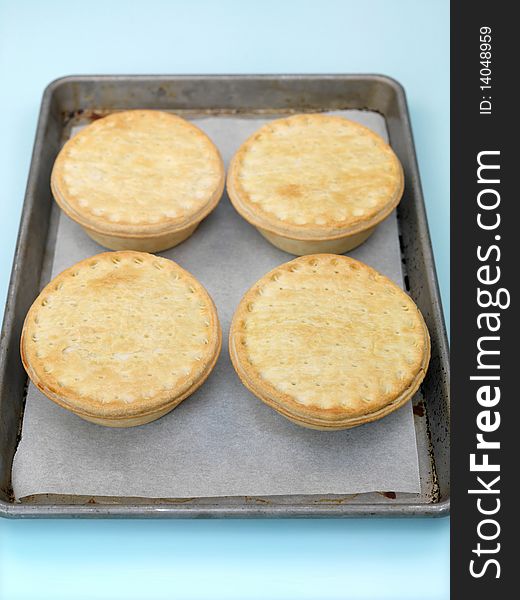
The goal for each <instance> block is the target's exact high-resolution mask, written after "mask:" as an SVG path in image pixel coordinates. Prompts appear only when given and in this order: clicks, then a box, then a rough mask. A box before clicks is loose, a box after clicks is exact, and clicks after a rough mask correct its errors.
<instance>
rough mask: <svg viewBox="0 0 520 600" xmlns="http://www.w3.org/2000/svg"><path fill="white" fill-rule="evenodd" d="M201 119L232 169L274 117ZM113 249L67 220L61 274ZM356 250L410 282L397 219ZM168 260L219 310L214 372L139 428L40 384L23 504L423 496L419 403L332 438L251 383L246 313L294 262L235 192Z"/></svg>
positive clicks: (19, 479)
mask: <svg viewBox="0 0 520 600" xmlns="http://www.w3.org/2000/svg"><path fill="white" fill-rule="evenodd" d="M337 114H343V115H345V116H347V117H349V118H351V119H354V120H356V121H359V122H361V123H363V124H364V125H367V126H368V127H370V128H371V129H373V130H374V131H376V132H377V133H379V134H380V135H382V136H383V137H385V138H387V133H386V128H385V123H384V119H383V117H381V116H380V115H378V114H376V113H370V112H362V111H342V112H339V113H337ZM193 120H194V121H195V122H196V123H197V125H199V126H200V127H201V128H202V129H203V130H205V131H206V132H207V133H208V135H209V136H210V137H211V138H212V139H213V141H214V142H215V143H216V144H217V146H218V147H219V149H220V151H221V153H222V156H223V158H224V161H225V162H226V165H227V163H228V162H229V159H230V157H231V155H232V154H233V152H234V151H235V150H236V149H237V148H238V146H239V145H240V143H241V142H242V141H243V140H245V139H246V138H247V137H248V136H249V135H250V134H251V133H253V132H254V131H255V130H256V129H257V128H258V127H260V125H262V124H263V123H264V122H266V121H267V120H268V119H266V118H254V117H237V116H219V117H204V118H196V119H193ZM103 251H105V249H104V248H102V247H100V246H98V245H97V244H96V243H95V242H93V241H92V240H91V239H90V238H89V237H87V235H86V234H85V233H84V232H83V231H82V229H81V228H80V227H79V226H78V225H76V224H75V223H73V222H72V221H71V220H70V219H68V218H67V217H66V216H65V215H64V214H63V213H62V214H61V215H60V217H59V224H58V230H57V241H56V247H55V255H54V262H53V267H52V275H53V276H54V275H56V274H58V273H59V272H61V271H62V270H63V269H65V268H66V267H69V266H70V265H72V264H74V263H75V262H77V261H78V260H81V259H83V258H86V257H88V256H92V255H94V254H97V253H99V252H103ZM350 254H351V256H354V257H355V258H358V259H360V260H362V261H364V262H366V263H368V264H369V265H371V266H373V267H375V268H376V269H378V270H379V271H381V272H382V273H384V274H385V275H387V276H389V277H390V278H392V279H393V280H394V281H396V282H398V283H399V284H400V285H401V286H402V271H401V256H400V251H399V241H398V231H397V222H396V218H395V215H394V214H392V215H391V217H390V218H388V219H387V220H386V221H385V222H384V223H383V224H382V225H381V226H380V227H379V228H378V229H377V230H376V232H375V233H374V235H373V236H372V237H371V238H370V239H369V240H368V241H367V242H366V243H365V244H363V245H362V246H361V247H360V248H358V249H356V250H355V251H353V252H351V253H350ZM163 255H164V256H166V257H168V258H171V259H173V260H175V261H176V262H178V263H179V264H180V265H181V266H183V267H184V268H186V269H188V271H190V272H191V273H193V274H194V275H195V276H196V277H197V278H199V280H200V281H201V282H202V283H203V284H204V285H205V286H206V288H207V289H208V291H209V293H210V294H211V295H212V297H213V299H214V301H215V303H216V305H217V309H218V313H219V316H220V320H221V324H222V330H223V346H222V353H221V356H220V358H219V360H218V363H217V365H216V367H215V370H214V372H213V373H212V375H211V376H210V377H209V379H208V380H207V381H206V383H205V384H204V385H203V386H202V388H200V389H199V390H198V391H197V392H196V393H195V394H193V395H192V396H191V397H190V398H188V399H187V400H185V401H184V402H183V403H181V404H180V405H179V406H178V407H177V408H176V409H175V410H174V411H172V412H171V413H169V414H168V415H166V416H165V417H163V418H162V419H159V420H158V421H155V422H154V423H150V424H148V425H143V426H140V427H134V428H130V429H110V428H106V427H101V426H98V425H94V424H91V423H88V422H86V421H83V420H82V419H80V418H79V417H77V416H75V415H73V414H72V413H69V412H68V411H66V410H63V409H61V408H59V407H58V406H56V405H55V404H54V403H53V402H51V401H50V400H48V399H47V398H45V396H43V395H42V394H41V393H40V392H39V391H38V390H37V389H36V388H35V387H34V386H33V385H32V384H31V385H30V386H29V389H28V394H27V403H26V407H25V415H24V420H23V428H22V437H21V442H20V444H19V447H18V450H17V453H16V455H15V460H14V465H13V488H14V493H15V496H16V498H21V497H24V496H27V495H31V494H39V493H54V494H78V495H99V496H138V497H160V498H192V497H212V496H235V495H236V496H244V495H248V496H249V495H252V496H253V495H254V496H270V495H288V494H352V493H361V492H371V491H388V490H391V491H399V492H412V493H418V492H419V491H420V486H419V468H418V459H417V448H416V441H415V429H414V423H413V416H412V410H411V404H410V403H408V404H407V405H406V406H404V407H403V408H401V409H400V410H398V411H396V412H394V413H393V414H391V415H389V416H387V417H385V418H384V419H382V420H380V421H377V422H375V423H370V424H367V425H363V426H361V427H357V428H355V429H351V430H347V431H340V432H320V431H312V430H307V429H303V428H301V427H299V426H297V425H294V424H292V423H291V422H289V421H287V420H286V419H284V418H283V417H281V416H280V415H278V414H277V413H276V412H274V411H273V410H271V409H270V408H269V407H267V406H266V405H264V404H263V403H262V402H261V401H259V400H258V399H257V398H255V397H254V396H253V395H252V394H250V393H249V392H248V391H247V390H246V389H245V388H244V387H243V386H242V384H241V383H240V381H239V379H238V377H237V376H236V375H235V372H234V370H233V367H232V366H231V362H230V360H229V356H228V346H227V335H228V332H229V324H230V321H231V317H232V315H233V312H234V309H235V308H236V306H237V304H238V302H239V300H240V298H241V297H242V295H243V294H244V293H245V291H246V290H247V289H248V288H249V287H250V286H251V285H252V284H253V283H254V282H255V281H256V280H257V279H259V278H260V277H261V276H262V275H264V274H265V273H266V272H267V271H269V270H270V269H272V268H274V267H275V266H277V265H279V264H281V263H283V262H286V261H287V260H290V259H291V258H293V257H292V256H290V255H288V254H285V253H284V252H282V251H280V250H277V249H276V248H274V247H273V246H271V245H270V244H269V243H268V242H267V241H266V240H264V238H262V237H261V236H260V234H258V233H257V232H256V230H255V229H254V228H253V227H251V226H250V225H249V224H248V223H246V222H245V221H244V220H242V219H241V218H240V217H239V216H238V215H237V214H236V213H235V211H234V209H233V208H232V206H231V205H230V203H229V200H228V198H227V196H224V198H223V199H222V200H221V202H220V204H219V206H218V208H217V209H216V210H215V211H214V212H213V213H212V214H211V215H210V216H209V217H208V218H207V219H206V220H205V221H204V222H203V223H202V224H201V226H200V227H199V228H198V230H197V231H196V232H195V234H194V235H193V236H192V237H191V238H190V239H189V240H188V241H186V242H184V243H183V244H181V245H180V246H178V247H176V248H173V249H172V250H169V251H167V252H164V253H163Z"/></svg>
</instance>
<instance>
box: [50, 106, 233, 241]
mask: <svg viewBox="0 0 520 600" xmlns="http://www.w3.org/2000/svg"><path fill="white" fill-rule="evenodd" d="M224 179H225V172H224V166H223V163H222V159H221V157H220V154H219V152H218V150H217V148H216V147H215V145H214V144H213V142H212V141H211V140H210V139H209V138H208V136H207V135H206V134H205V133H203V132H202V131H201V130H200V129H199V128H198V127H196V126H195V125H193V124H192V123H189V122H188V121H186V120H185V119H182V118H181V117H178V116H175V115H172V114H169V113H165V112H161V111H156V110H131V111H125V112H118V113H114V114H111V115H109V116H107V117H104V118H103V119H99V120H97V121H94V122H93V123H92V124H90V125H89V126H88V127H86V128H85V129H83V130H82V131H80V132H79V133H77V134H76V135H75V136H74V137H73V138H71V139H70V140H69V141H68V142H67V143H66V144H65V145H64V146H63V148H62V150H61V152H60V153H59V155H58V157H57V159H56V162H55V163H54V168H53V170H52V175H51V188H52V192H53V195H54V198H55V199H56V202H57V203H58V204H59V205H60V207H61V208H62V210H63V211H64V212H65V213H67V214H68V215H69V217H71V218H72V219H73V220H75V221H77V222H78V223H79V224H80V225H82V226H84V227H86V228H88V229H89V230H91V231H94V232H97V233H101V234H114V235H117V236H118V237H135V236H139V237H145V238H146V237H150V236H157V235H159V234H164V233H165V232H171V231H177V230H180V229H186V228H187V227H188V226H190V225H192V224H196V223H198V222H199V221H201V220H202V219H203V218H204V217H205V216H206V215H208V214H209V213H210V212H211V211H212V210H213V209H214V208H215V206H216V205H217V203H218V201H219V200H220V197H221V195H222V191H223V188H224Z"/></svg>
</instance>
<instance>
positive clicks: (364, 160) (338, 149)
mask: <svg viewBox="0 0 520 600" xmlns="http://www.w3.org/2000/svg"><path fill="white" fill-rule="evenodd" d="M403 185H404V181H403V171H402V168H401V164H400V162H399V159H398V158H397V156H396V155H395V154H394V152H393V150H392V149H391V148H390V146H389V145H388V144H387V143H386V142H385V141H384V140H383V139H382V138H381V137H379V136H378V135H377V134H375V133H374V132H373V131H371V130H370V129H367V128H366V127H363V126H362V125H359V124H358V123H354V122H353V121H350V120H348V119H345V118H343V117H338V116H330V115H323V114H304V115H296V116H292V117H288V118H284V119H278V120H275V121H271V122H270V123H268V124H266V125H264V126H263V127H261V128H260V129H259V130H258V131H257V132H256V133H254V134H253V135H252V136H251V137H250V138H249V139H248V140H247V141H246V142H245V143H244V144H243V145H242V146H241V147H240V149H239V150H238V152H237V153H236V154H235V156H234V157H233V160H232V162H231V165H230V169H229V173H228V181H227V187H228V193H229V196H230V198H231V201H232V203H233V205H234V206H235V208H236V210H237V211H238V212H239V213H240V214H241V215H242V216H243V217H244V218H245V219H246V220H247V221H249V222H250V223H251V224H252V225H255V226H256V227H260V228H263V229H265V230H267V231H271V232H273V233H277V234H280V235H289V236H290V237H293V238H295V239H334V238H337V237H341V236H344V235H348V234H350V233H352V234H353V233H357V232H359V231H362V230H365V229H368V228H369V227H372V226H375V225H376V224H377V223H379V222H380V221H381V220H383V219H384V218H385V217H386V216H388V214H389V213H390V212H391V211H392V210H393V209H394V208H395V206H396V205H397V204H398V203H399V201H400V199H401V196H402V193H403Z"/></svg>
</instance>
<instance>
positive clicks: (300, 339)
mask: <svg viewBox="0 0 520 600" xmlns="http://www.w3.org/2000/svg"><path fill="white" fill-rule="evenodd" d="M230 354H231V359H232V361H233V364H234V366H235V369H236V370H237V373H238V375H239V377H240V379H241V380H242V382H243V383H244V384H245V385H246V387H248V388H249V389H250V390H251V391H252V392H254V393H256V394H257V395H259V396H260V397H261V398H262V399H263V400H264V401H265V402H266V403H267V404H269V405H271V406H272V407H273V408H275V409H276V410H278V411H279V412H282V413H283V414H286V416H290V417H293V418H294V419H295V420H300V421H303V422H306V423H309V424H314V425H324V426H325V427H326V426H327V424H329V425H333V424H346V425H347V426H352V425H356V424H361V423H364V422H367V421H371V420H374V419H376V418H379V417H381V416H384V415H385V414H387V413H389V412H391V411H392V410H395V409H396V408H398V407H399V406H400V405H401V404H404V402H406V400H408V399H409V398H410V397H411V395H412V394H413V393H414V392H415V391H416V390H417V388H418V386H419V384H420V383H421V381H422V379H423V377H424V374H425V372H426V369H427V366H428V362H429V356H430V340H429V335H428V330H427V328H426V325H425V323H424V320H423V317H422V315H421V313H420V312H419V310H418V308H417V307H416V305H415V304H414V302H413V301H412V300H411V298H410V297H409V296H408V295H407V294H405V293H404V292H403V291H402V290H401V289H400V288H399V287H398V286H397V285H396V284H395V283H393V282H392V281H391V280H390V279H388V278H386V277H384V276H383V275H381V274H379V273H378V272H377V271H375V270H374V269H372V268H371V267H369V266H367V265H365V264H363V263H361V262H359V261H356V260H354V259H352V258H348V257H346V256H338V255H334V254H316V255H313V256H312V255H311V256H304V257H301V258H297V259H295V260H293V261H290V262H288V263H285V264H283V265H281V266H280V267H278V268H276V269H274V270H273V271H271V272H270V273H268V274H267V275H265V276H264V277H262V278H261V279H260V280H259V281H258V282H257V283H256V284H255V285H253V287H252V288H251V289H250V290H249V291H248V292H247V293H246V294H245V296H244V298H243V299H242V300H241V302H240V305H239V307H238V309H237V311H236V313H235V316H234V317H233V321H232V325H231V332H230Z"/></svg>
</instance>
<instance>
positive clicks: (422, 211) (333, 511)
mask: <svg viewBox="0 0 520 600" xmlns="http://www.w3.org/2000/svg"><path fill="white" fill-rule="evenodd" d="M165 79H169V80H187V81H188V80H191V81H217V80H229V79H234V80H262V79H264V80H266V81H267V80H272V79H278V80H286V81H290V80H302V79H312V80H323V81H325V80H337V79H341V80H344V81H348V80H358V81H359V80H365V81H379V82H380V83H383V84H385V85H387V86H388V87H391V88H392V89H393V91H394V92H395V94H396V98H397V101H398V104H399V107H400V112H401V116H402V118H403V127H404V132H405V135H406V136H407V138H408V139H407V141H408V143H409V145H410V151H411V152H410V157H411V165H410V167H411V173H410V175H411V178H412V179H413V180H414V187H415V200H416V207H415V208H416V210H417V218H418V221H420V222H421V226H422V228H423V232H424V235H423V237H422V240H421V245H422V250H423V252H424V258H425V262H426V263H427V269H426V272H425V274H424V275H425V277H426V278H427V279H428V282H429V284H430V286H431V289H432V291H433V297H432V301H433V302H432V311H433V313H434V318H435V320H436V321H437V323H439V326H440V340H439V341H440V348H439V354H440V357H441V360H442V361H443V363H445V364H448V363H449V346H448V338H447V331H446V325H445V319H444V313H443V311H442V301H441V296H440V290H439V284H438V278H437V272H436V267H435V261H434V256H433V249H432V245H431V237H430V232H429V228H428V221H427V216H426V208H425V203H424V195H423V191H422V185H421V180H420V176H419V168H418V163H417V154H416V149H415V143H414V139H413V133H412V128H411V122H410V114H409V110H408V104H407V100H406V92H405V90H404V87H403V86H402V85H401V83H399V82H398V81H397V80H396V79H394V78H392V77H389V76H387V75H383V74H370V73H369V74H350V73H349V74H346V73H325V74H322V73H320V74H312V73H311V74H308V73H301V74H276V73H274V74H181V75H176V74H153V75H146V74H144V75H138V74H128V75H124V74H123V75H110V74H103V75H67V76H63V77H59V78H57V79H54V80H53V81H51V82H50V83H49V84H48V85H47V86H46V88H45V89H44V92H43V96H42V101H41V105H40V111H39V115H38V121H37V127H36V134H35V141H34V145H33V151H32V155H31V162H30V170H29V175H28V180H27V186H26V191H25V196H24V201H23V204H22V212H21V218H20V227H19V231H18V236H17V241H16V246H15V252H14V257H13V267H12V271H11V277H10V280H9V286H8V291H7V296H6V304H5V312H4V318H3V326H2V332H3V331H4V330H5V328H6V327H9V325H10V321H11V315H12V313H13V311H14V298H15V296H16V292H17V289H18V286H19V273H20V270H21V266H20V262H21V261H20V260H19V259H20V256H21V253H22V247H23V246H24V244H25V243H27V238H28V220H29V215H30V213H31V210H32V207H33V206H34V203H35V194H33V189H34V187H35V180H36V172H37V169H38V167H37V164H38V162H39V160H38V157H39V154H40V151H41V149H42V146H43V143H44V137H45V128H46V121H47V118H48V116H49V112H50V106H51V102H52V98H53V95H54V94H55V92H56V91H57V90H59V88H60V87H61V86H63V85H68V84H73V83H81V82H91V83H95V82H98V81H100V80H105V81H111V82H115V83H117V82H118V81H121V82H123V81H128V80H133V81H142V82H143V83H146V82H157V81H160V80H165ZM6 337H7V336H2V339H1V341H0V364H4V361H5V357H6V355H7V352H8V348H7V345H8V344H7V341H6ZM3 375H4V373H3V372H0V387H1V386H2V383H3V382H2V378H3ZM447 376H448V377H449V370H448V371H447ZM447 404H448V411H449V406H450V398H449V397H448V399H447ZM450 503H451V500H450V494H449V493H448V495H447V496H446V497H445V498H443V499H442V500H441V501H439V502H433V503H429V504H428V503H420V502H410V503H404V502H403V503H399V504H393V505H392V504H386V503H385V504H378V503H367V504H342V505H326V506H316V505H313V504H308V505H305V504H299V505H297V506H295V505H287V504H285V505H269V506H266V507H263V506H254V505H251V506H249V505H237V506H227V507H226V506H222V505H216V504H215V505H211V504H208V505H204V506H189V505H184V506H183V505H176V504H171V503H164V504H153V505H151V504H148V505H146V504H131V503H129V504H126V505H111V504H104V505H102V504H100V505H75V504H59V505H58V504H34V505H31V504H23V503H18V502H14V501H13V502H9V501H6V500H3V499H1V498H0V517H7V518H35V517H47V518H56V517H64V518H67V517H97V518H112V517H114V518H117V517H119V518H157V517H158V518H172V517H176V518H194V517H197V518H219V517H227V518H244V517H255V518H258V517H263V518H273V517H275V518H276V517H278V518H287V517H291V518H294V517H296V518H297V517H300V518H301V517H306V518H309V517H329V518H330V517H354V518H355V517H367V516H370V517H385V518H386V517H426V516H429V517H446V516H448V515H449V514H450Z"/></svg>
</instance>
